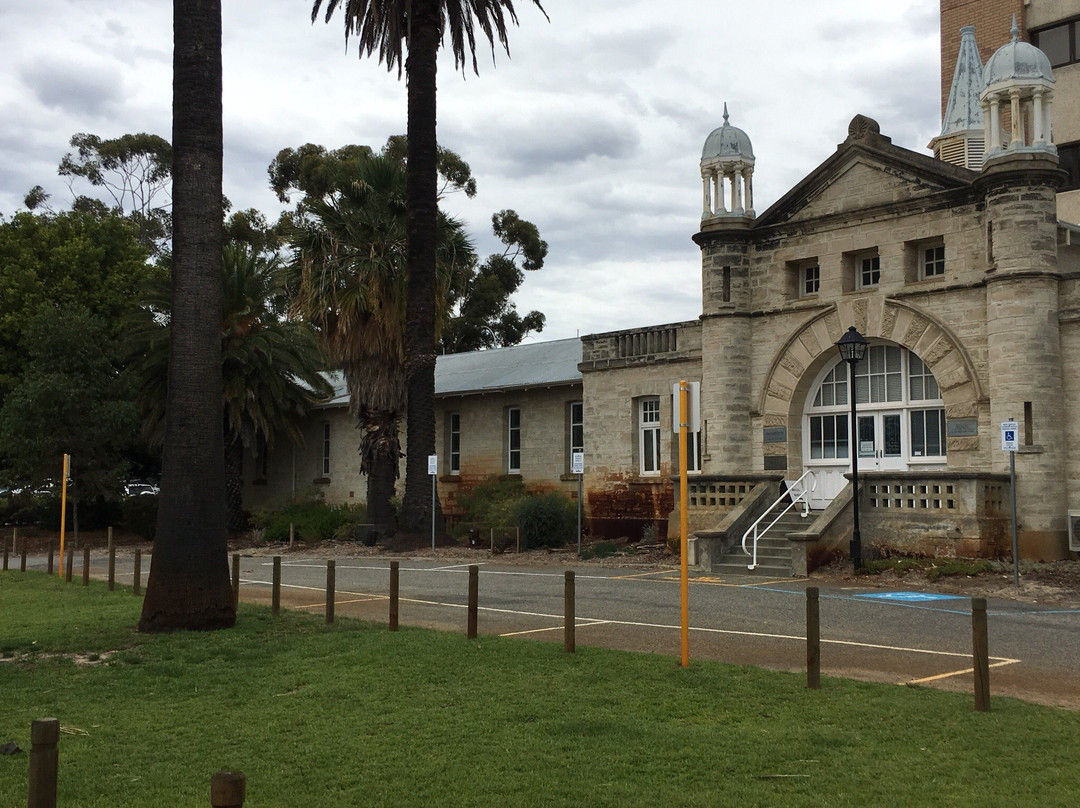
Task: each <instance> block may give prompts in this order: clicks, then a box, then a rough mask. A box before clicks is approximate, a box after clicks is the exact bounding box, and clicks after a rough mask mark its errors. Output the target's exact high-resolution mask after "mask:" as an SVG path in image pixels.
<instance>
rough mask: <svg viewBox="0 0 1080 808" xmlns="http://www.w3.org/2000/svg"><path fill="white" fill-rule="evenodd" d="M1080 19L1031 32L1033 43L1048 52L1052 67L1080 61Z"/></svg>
mask: <svg viewBox="0 0 1080 808" xmlns="http://www.w3.org/2000/svg"><path fill="white" fill-rule="evenodd" d="M1078 40H1080V20H1069V21H1068V22H1063V23H1058V24H1057V25H1052V26H1050V27H1049V28H1043V29H1042V30H1041V31H1032V32H1031V44H1033V45H1034V46H1035V47H1036V48H1038V49H1039V50H1041V51H1042V52H1043V53H1045V54H1046V58H1048V59H1049V60H1050V66H1051V67H1061V65H1067V64H1071V63H1072V62H1077V61H1080V54H1078V52H1077V51H1078V46H1080V42H1078Z"/></svg>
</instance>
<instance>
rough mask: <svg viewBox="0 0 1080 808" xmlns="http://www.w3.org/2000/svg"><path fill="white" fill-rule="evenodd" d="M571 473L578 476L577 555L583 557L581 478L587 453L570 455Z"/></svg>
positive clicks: (581, 452) (577, 452) (579, 452)
mask: <svg viewBox="0 0 1080 808" xmlns="http://www.w3.org/2000/svg"><path fill="white" fill-rule="evenodd" d="M570 473H571V474H576V475H577V554H578V556H580V555H581V478H582V476H583V475H584V474H585V452H583V451H576V452H574V453H573V454H572V455H570Z"/></svg>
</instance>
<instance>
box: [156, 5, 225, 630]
mask: <svg viewBox="0 0 1080 808" xmlns="http://www.w3.org/2000/svg"><path fill="white" fill-rule="evenodd" d="M172 105H173V132H172V143H173V158H172V177H173V222H172V247H173V253H172V275H173V283H172V334H171V336H172V342H171V346H170V349H169V390H168V403H167V405H166V407H167V412H168V423H167V426H166V434H165V448H164V452H163V455H162V466H161V467H162V479H161V496H160V499H159V502H158V521H157V533H156V539H155V543H154V557H153V562H152V564H151V567H150V581H149V583H148V585H147V588H146V597H145V599H144V600H143V609H142V617H141V619H140V620H139V630H140V631H171V630H175V629H216V628H224V627H228V626H231V625H233V624H234V623H235V622H236V610H235V608H234V607H233V599H232V586H231V583H230V581H229V567H228V550H227V547H226V543H225V485H224V463H223V456H224V446H223V444H222V430H221V421H222V409H221V250H222V224H221V221H222V182H221V177H222V127H221V0H173V99H172Z"/></svg>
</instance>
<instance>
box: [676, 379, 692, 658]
mask: <svg viewBox="0 0 1080 808" xmlns="http://www.w3.org/2000/svg"><path fill="white" fill-rule="evenodd" d="M687 389H688V388H687V384H686V379H680V380H679V534H680V536H679V550H680V552H679V556H680V559H681V561H680V566H679V600H680V602H681V606H682V609H681V611H682V666H683V667H684V668H686V667H689V666H690V566H689V561H688V559H687V548H688V545H689V541H688V533H689V519H688V518H687V513H686V509H687V507H688V503H689V497H688V496H687V491H686V430H687V427H689V425H690V408H689V400H688V399H689V396H688V395H687V394H686V393H687Z"/></svg>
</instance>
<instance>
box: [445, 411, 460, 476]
mask: <svg viewBox="0 0 1080 808" xmlns="http://www.w3.org/2000/svg"><path fill="white" fill-rule="evenodd" d="M448 421H449V423H448V424H447V427H448V428H447V435H448V437H449V441H448V443H449V444H450V445H449V446H448V449H449V451H448V452H447V454H448V455H450V473H451V474H460V473H461V413H457V412H452V413H450V416H449V418H448Z"/></svg>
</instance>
